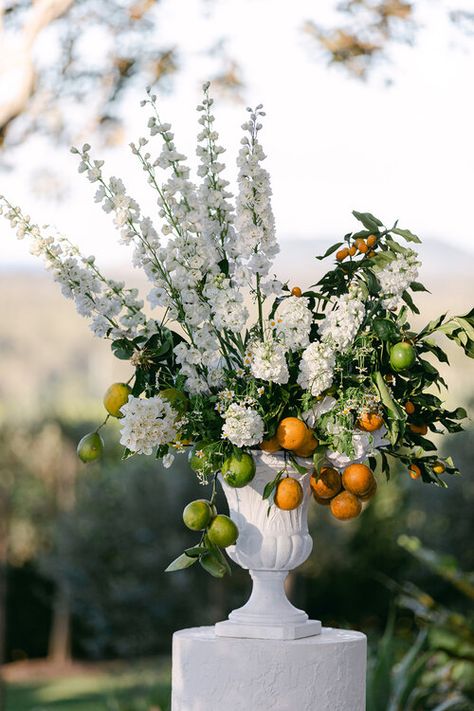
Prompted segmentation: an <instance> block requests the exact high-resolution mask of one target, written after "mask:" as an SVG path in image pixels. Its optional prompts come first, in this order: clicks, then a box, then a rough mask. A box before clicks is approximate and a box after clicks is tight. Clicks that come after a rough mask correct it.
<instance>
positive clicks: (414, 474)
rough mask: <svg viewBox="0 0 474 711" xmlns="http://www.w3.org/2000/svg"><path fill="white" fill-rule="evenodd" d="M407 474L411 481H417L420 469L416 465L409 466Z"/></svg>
mask: <svg viewBox="0 0 474 711" xmlns="http://www.w3.org/2000/svg"><path fill="white" fill-rule="evenodd" d="M408 473H409V474H410V476H411V478H412V479H419V478H420V476H421V469H420V467H419V466H418V464H410V466H409V467H408Z"/></svg>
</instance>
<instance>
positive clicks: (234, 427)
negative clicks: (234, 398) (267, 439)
mask: <svg viewBox="0 0 474 711" xmlns="http://www.w3.org/2000/svg"><path fill="white" fill-rule="evenodd" d="M224 420H225V423H224V425H223V427H222V435H223V437H227V438H228V439H229V440H230V441H231V442H232V444H235V445H236V446H237V447H252V446H253V445H254V444H258V443H259V442H261V441H262V439H263V432H264V429H265V425H264V422H263V420H262V418H261V417H260V415H259V414H258V412H257V411H256V410H253V409H252V408H250V407H244V406H243V405H238V404H237V403H233V404H232V405H230V407H228V408H227V410H226V412H225V413H224Z"/></svg>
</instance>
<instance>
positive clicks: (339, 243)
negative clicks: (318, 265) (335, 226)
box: [316, 242, 344, 260]
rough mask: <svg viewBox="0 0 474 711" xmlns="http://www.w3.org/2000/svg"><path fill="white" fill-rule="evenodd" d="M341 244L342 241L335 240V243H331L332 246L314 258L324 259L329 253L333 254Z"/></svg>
mask: <svg viewBox="0 0 474 711" xmlns="http://www.w3.org/2000/svg"><path fill="white" fill-rule="evenodd" d="M343 244H344V242H337V244H333V245H332V247H329V249H328V250H326V252H325V253H324V254H322V255H321V256H319V257H316V259H319V260H321V259H326V257H329V255H331V254H334V252H336V251H337V250H338V249H339V247H342V245H343Z"/></svg>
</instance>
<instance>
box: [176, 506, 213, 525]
mask: <svg viewBox="0 0 474 711" xmlns="http://www.w3.org/2000/svg"><path fill="white" fill-rule="evenodd" d="M213 515H214V511H213V507H212V506H211V504H210V502H209V501H207V500H206V499H196V501H191V503H189V504H188V505H187V506H186V507H185V509H184V511H183V521H184V523H185V525H186V526H187V527H188V528H190V529H191V531H204V529H206V528H207V527H208V526H209V524H210V523H211V521H212V518H213Z"/></svg>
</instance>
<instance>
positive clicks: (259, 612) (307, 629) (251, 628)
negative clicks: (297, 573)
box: [215, 570, 321, 639]
mask: <svg viewBox="0 0 474 711" xmlns="http://www.w3.org/2000/svg"><path fill="white" fill-rule="evenodd" d="M249 572H250V575H251V577H252V582H253V586H252V594H251V595H250V598H249V600H248V601H247V602H246V603H245V605H244V606H243V607H240V608H239V609H238V610H234V611H233V612H231V613H230V615H229V619H228V620H225V621H224V622H218V623H217V624H216V625H215V632H216V635H217V636H218V637H246V638H250V639H301V638H302V637H311V636H312V635H314V634H320V632H321V622H319V620H310V619H308V615H307V614H306V612H303V610H298V609H297V608H296V607H294V606H293V605H292V604H291V602H290V601H289V600H288V598H287V597H286V593H285V587H284V584H285V579H286V577H287V575H288V571H287V570H250V571H249Z"/></svg>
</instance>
